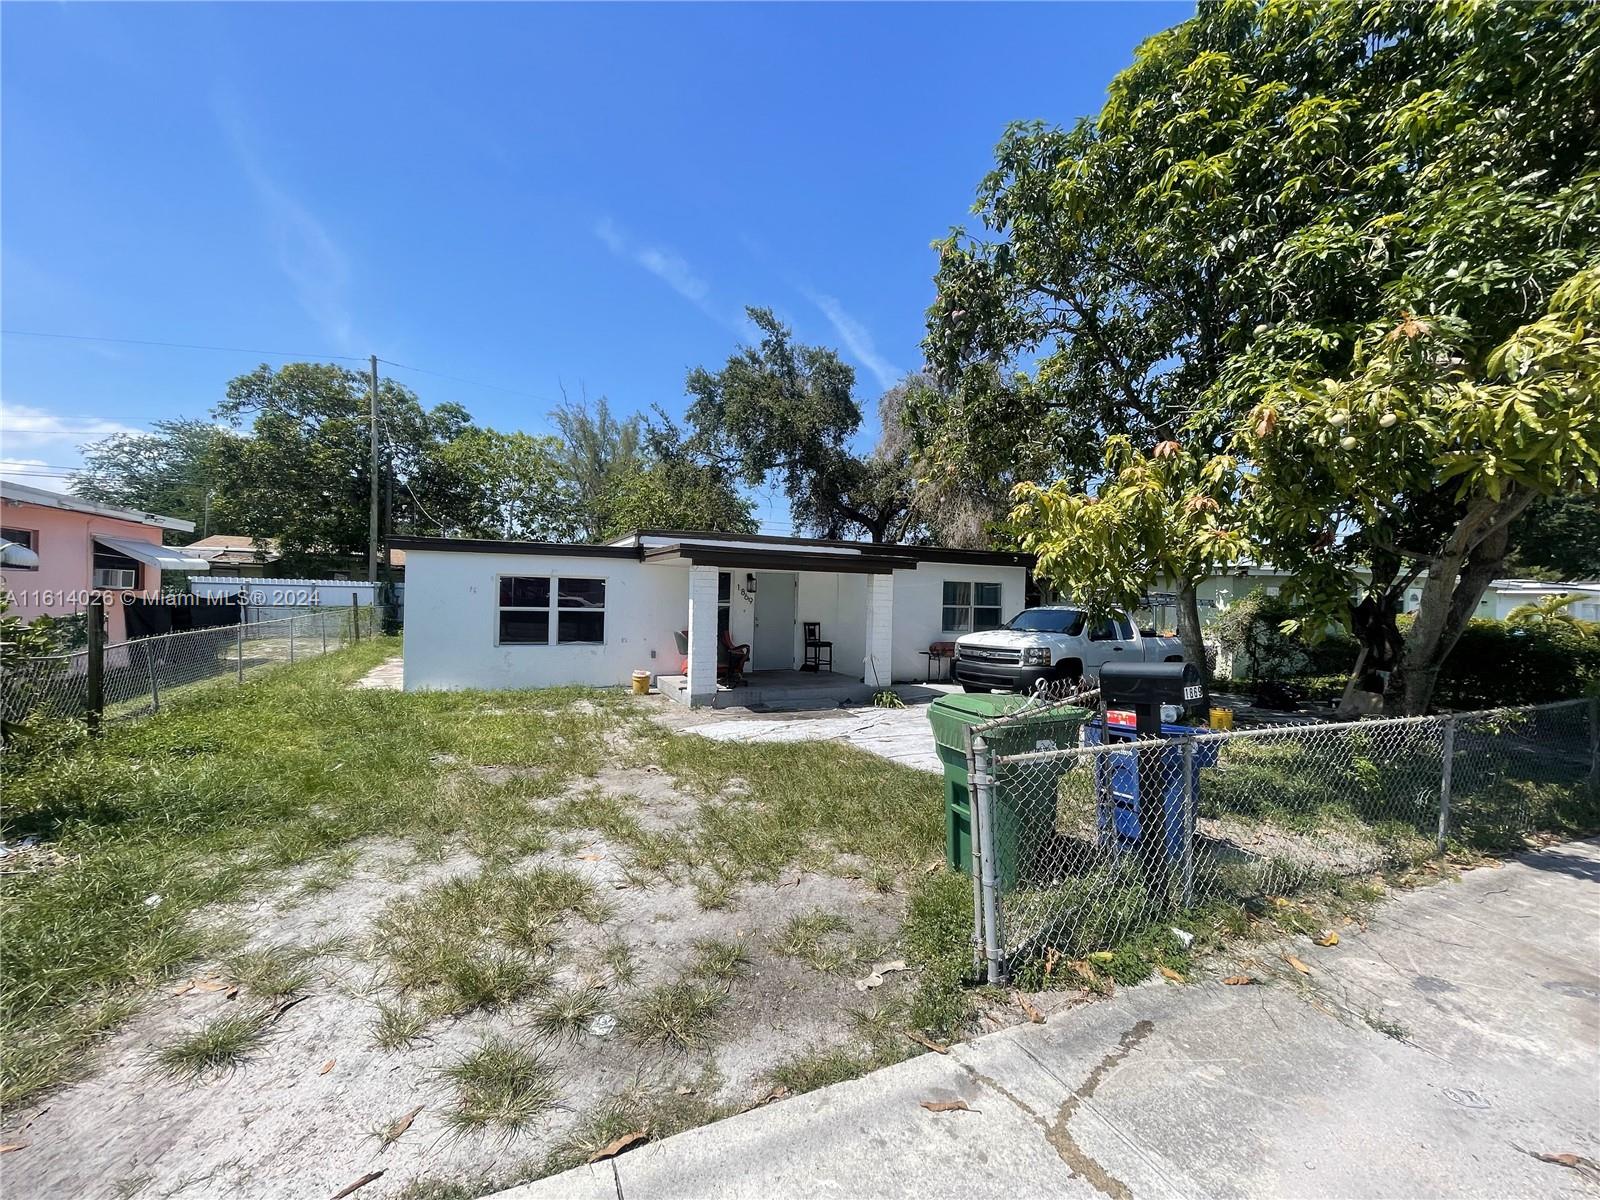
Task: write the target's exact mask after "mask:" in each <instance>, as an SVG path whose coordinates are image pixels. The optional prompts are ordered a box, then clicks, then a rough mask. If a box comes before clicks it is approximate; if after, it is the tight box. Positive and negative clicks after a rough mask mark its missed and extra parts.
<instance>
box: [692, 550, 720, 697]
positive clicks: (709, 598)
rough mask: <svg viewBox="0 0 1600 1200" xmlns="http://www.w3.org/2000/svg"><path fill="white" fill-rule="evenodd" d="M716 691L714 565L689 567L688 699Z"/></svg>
mask: <svg viewBox="0 0 1600 1200" xmlns="http://www.w3.org/2000/svg"><path fill="white" fill-rule="evenodd" d="M716 694H717V568H716V567H690V568H689V703H690V705H706V704H710V703H711V702H712V701H713V700H714V699H715V698H716Z"/></svg>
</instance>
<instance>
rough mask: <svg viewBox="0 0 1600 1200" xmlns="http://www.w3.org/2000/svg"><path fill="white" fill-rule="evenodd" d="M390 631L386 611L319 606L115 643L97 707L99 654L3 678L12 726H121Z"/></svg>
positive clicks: (0, 700) (1, 707)
mask: <svg viewBox="0 0 1600 1200" xmlns="http://www.w3.org/2000/svg"><path fill="white" fill-rule="evenodd" d="M382 629H383V611H382V610H381V609H379V608H375V607H373V606H367V607H364V608H354V607H352V608H318V609H308V610H306V611H304V612H300V613H296V614H295V615H294V616H289V617H277V618H275V619H272V620H264V621H263V620H246V621H240V622H238V623H236V624H232V625H219V626H216V627H214V628H211V629H196V630H192V631H189V632H185V633H166V634H159V635H157V636H155V637H147V638H138V639H136V640H134V641H128V642H113V643H111V644H109V645H107V646H105V647H103V648H102V650H101V651H100V654H101V663H100V696H99V699H98V705H97V703H96V697H95V694H94V693H95V689H94V686H93V678H92V674H93V673H92V671H91V669H90V655H91V654H92V653H93V651H91V650H76V651H73V652H71V653H67V654H56V655H51V656H49V657H46V658H28V659H23V660H22V661H21V662H20V663H18V664H17V665H16V666H15V667H14V668H13V669H10V670H8V671H7V672H6V673H5V676H4V678H3V679H0V713H3V715H4V718H5V720H6V722H7V723H10V722H16V721H22V720H26V719H28V718H30V717H53V718H64V719H70V720H89V721H91V722H92V721H95V720H107V721H111V720H121V719H125V718H129V717H141V716H145V715H147V714H149V713H153V712H156V711H158V710H159V709H160V708H161V706H162V705H163V704H165V703H168V702H169V701H170V700H172V699H173V698H175V697H176V696H178V695H181V694H182V693H184V692H185V691H186V690H188V689H191V688H194V687H197V686H203V685H206V684H223V685H226V684H239V683H243V682H244V681H245V680H246V679H249V678H252V677H253V676H255V675H258V674H260V673H261V672H262V671H266V670H270V669H271V668H273V667H277V666H282V665H284V664H287V663H293V662H300V661H302V660H304V659H307V658H315V657H316V656H318V655H321V654H325V653H327V652H328V651H330V650H338V649H340V648H342V647H344V646H348V645H350V644H352V643H354V642H356V641H359V640H360V639H361V638H368V637H372V636H373V634H374V632H378V631H381V630H382Z"/></svg>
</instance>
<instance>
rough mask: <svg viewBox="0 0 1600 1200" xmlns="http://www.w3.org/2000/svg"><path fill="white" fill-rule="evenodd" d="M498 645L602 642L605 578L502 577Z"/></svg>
mask: <svg viewBox="0 0 1600 1200" xmlns="http://www.w3.org/2000/svg"><path fill="white" fill-rule="evenodd" d="M499 599H500V612H499V620H500V627H499V630H500V644H501V645H509V646H548V645H550V644H551V641H550V635H551V633H552V632H553V633H554V634H555V644H556V645H562V646H573V645H595V644H599V643H602V642H604V641H605V640H606V581H605V580H604V579H584V578H579V577H576V576H566V575H562V576H558V577H557V578H554V579H552V578H550V577H549V576H547V575H502V576H501V577H500V596H499Z"/></svg>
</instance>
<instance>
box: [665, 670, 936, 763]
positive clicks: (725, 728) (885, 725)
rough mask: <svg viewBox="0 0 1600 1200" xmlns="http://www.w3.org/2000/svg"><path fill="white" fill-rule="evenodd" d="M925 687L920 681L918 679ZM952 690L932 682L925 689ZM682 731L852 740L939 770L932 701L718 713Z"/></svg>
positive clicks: (752, 738) (745, 738)
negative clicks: (930, 708)
mask: <svg viewBox="0 0 1600 1200" xmlns="http://www.w3.org/2000/svg"><path fill="white" fill-rule="evenodd" d="M919 687H920V685H919ZM936 689H937V690H938V691H941V692H943V691H945V690H948V689H947V688H946V687H945V686H944V685H930V686H929V687H928V688H927V689H926V690H929V691H933V690H936ZM676 728H677V730H678V732H680V733H695V734H699V735H700V736H701V737H706V738H711V739H713V740H715V741H726V742H815V741H823V742H848V743H849V744H850V745H852V746H855V747H856V748H857V749H860V750H865V751H866V752H867V753H869V754H876V755H877V756H878V757H879V758H887V759H888V760H889V761H890V762H897V763H900V764H902V765H903V766H908V767H916V768H917V769H918V770H921V771H933V772H935V773H939V772H942V771H943V769H944V768H943V767H941V766H940V765H939V753H938V750H937V749H936V748H935V746H934V744H933V727H932V726H930V725H929V724H928V705H927V704H925V703H913V704H908V705H906V707H904V708H847V709H838V708H834V709H826V710H822V711H818V712H790V713H781V714H772V715H767V714H757V713H754V712H752V713H749V714H748V715H745V714H741V715H739V716H736V717H735V716H725V715H719V716H718V717H717V718H716V719H713V720H710V721H707V722H705V723H704V724H698V725H696V724H679V725H677V726H676Z"/></svg>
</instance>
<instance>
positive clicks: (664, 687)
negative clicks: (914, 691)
mask: <svg viewBox="0 0 1600 1200" xmlns="http://www.w3.org/2000/svg"><path fill="white" fill-rule="evenodd" d="M744 678H745V681H746V682H745V684H744V686H742V687H736V688H732V687H729V686H728V685H727V684H724V683H719V684H717V690H716V691H715V692H714V693H712V694H711V695H710V696H704V695H702V696H700V697H697V698H696V700H695V701H694V705H695V707H697V708H816V707H825V706H830V705H858V704H867V703H870V702H871V700H872V696H873V688H872V686H871V685H870V684H866V683H863V682H862V681H861V680H860V679H857V678H856V677H855V676H852V675H844V674H841V673H840V672H838V671H784V670H773V671H748V672H746V673H745V677H744ZM656 687H657V689H658V690H659V691H660V692H661V694H662V695H663V696H665V697H667V699H669V700H673V701H675V702H677V703H679V704H682V705H685V706H687V705H689V704H690V692H689V677H688V676H687V675H661V676H658V677H657V679H656Z"/></svg>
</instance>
